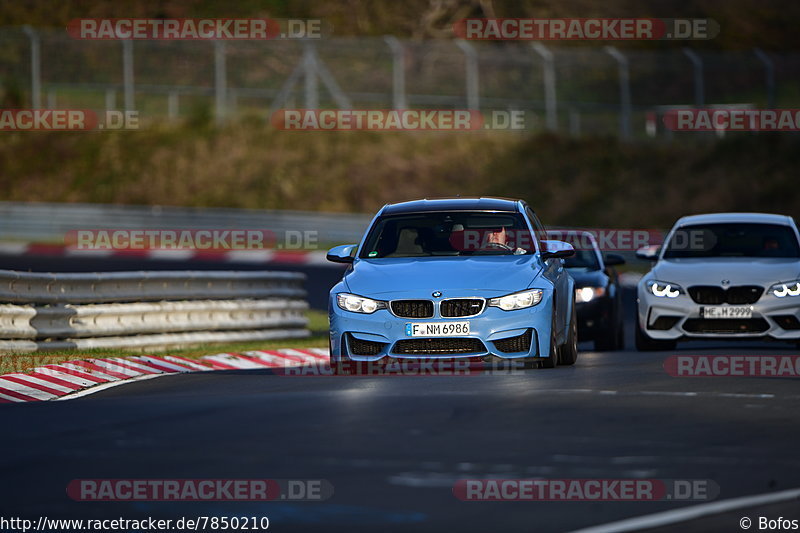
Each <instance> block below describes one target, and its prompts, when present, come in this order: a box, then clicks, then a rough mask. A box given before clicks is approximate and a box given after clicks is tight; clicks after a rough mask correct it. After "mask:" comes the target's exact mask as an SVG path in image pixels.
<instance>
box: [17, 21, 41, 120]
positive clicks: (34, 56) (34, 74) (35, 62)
mask: <svg viewBox="0 0 800 533" xmlns="http://www.w3.org/2000/svg"><path fill="white" fill-rule="evenodd" d="M22 31H24V32H25V35H27V36H28V39H30V41H31V105H32V107H33V108H34V109H41V107H42V51H41V41H40V40H39V34H38V33H36V30H34V29H33V28H31V27H30V26H23V27H22Z"/></svg>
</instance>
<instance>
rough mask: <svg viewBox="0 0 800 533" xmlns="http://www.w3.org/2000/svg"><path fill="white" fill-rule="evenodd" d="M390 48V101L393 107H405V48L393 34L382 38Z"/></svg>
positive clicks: (398, 108)
mask: <svg viewBox="0 0 800 533" xmlns="http://www.w3.org/2000/svg"><path fill="white" fill-rule="evenodd" d="M383 40H384V41H386V44H388V45H389V48H391V50H392V103H393V106H394V108H395V109H397V110H400V109H407V108H408V104H407V102H406V65H405V49H404V48H403V45H402V44H401V43H400V40H399V39H397V37H394V36H393V35H386V36H385V37H384V38H383Z"/></svg>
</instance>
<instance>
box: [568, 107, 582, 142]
mask: <svg viewBox="0 0 800 533" xmlns="http://www.w3.org/2000/svg"><path fill="white" fill-rule="evenodd" d="M569 134H570V136H572V137H580V136H581V112H580V111H578V110H577V109H575V108H573V109H570V110H569Z"/></svg>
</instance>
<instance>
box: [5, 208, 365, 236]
mask: <svg viewBox="0 0 800 533" xmlns="http://www.w3.org/2000/svg"><path fill="white" fill-rule="evenodd" d="M371 220H372V217H371V216H370V215H359V214H338V213H317V212H305V211H283V210H269V211H268V210H255V209H226V208H203V209H200V208H189V207H162V206H126V205H103V204H67V203H38V202H37V203H34V202H31V203H28V202H0V240H21V241H28V242H32V241H37V242H44V241H50V242H64V238H65V235H66V234H67V232H69V231H72V230H78V229H114V230H117V229H119V230H126V229H136V230H143V229H159V230H196V229H209V228H211V229H223V230H224V229H258V230H266V231H272V232H274V233H275V236H276V238H278V239H279V240H280V241H281V242H282V241H284V240H285V237H286V232H287V231H290V232H299V233H295V234H296V235H302V234H303V232H316V233H315V235H316V237H317V239H316V241H317V242H319V243H346V242H347V243H349V242H358V241H359V240H360V239H361V236H362V235H363V234H364V231H365V230H366V228H367V226H368V225H369V223H370V221H371Z"/></svg>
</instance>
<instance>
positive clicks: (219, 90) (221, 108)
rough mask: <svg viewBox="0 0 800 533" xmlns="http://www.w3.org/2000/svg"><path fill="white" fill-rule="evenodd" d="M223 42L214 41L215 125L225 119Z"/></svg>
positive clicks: (225, 74) (225, 73)
mask: <svg viewBox="0 0 800 533" xmlns="http://www.w3.org/2000/svg"><path fill="white" fill-rule="evenodd" d="M226 77H227V72H226V65H225V41H220V40H216V41H214V109H215V118H216V121H217V125H221V124H223V123H224V122H225V119H226V118H227V115H228V113H227V103H228V102H227V96H226V94H225V93H226V90H227V86H226V81H227V80H226Z"/></svg>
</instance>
